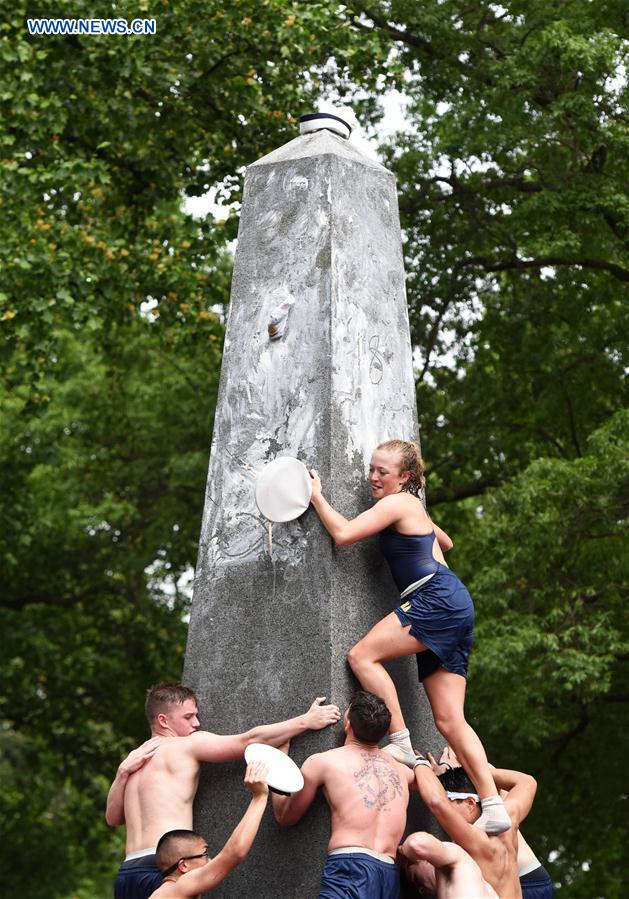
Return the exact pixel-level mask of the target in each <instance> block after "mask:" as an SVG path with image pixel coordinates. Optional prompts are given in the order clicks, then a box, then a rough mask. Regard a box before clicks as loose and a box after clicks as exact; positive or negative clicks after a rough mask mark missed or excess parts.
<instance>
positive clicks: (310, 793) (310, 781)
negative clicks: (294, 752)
mask: <svg viewBox="0 0 629 899" xmlns="http://www.w3.org/2000/svg"><path fill="white" fill-rule="evenodd" d="M280 748H281V749H282V751H283V752H285V753H286V754H287V755H288V748H289V744H288V743H285V744H284V746H282V747H280ZM301 773H302V774H303V777H304V786H303V789H302V790H300V791H299V793H293V794H292V795H290V796H280V795H278V794H277V793H272V795H271V802H272V803H273V812H274V814H275V819H276V821H277V823H278V824H280V825H281V826H282V827H292V825H293V824H297V822H298V821H300V820H301V818H302V817H303V815H304V814H305V812H307V811H308V809H309V808H310V806H311V805H312V803H313V801H314V798H315V796H316V795H317V789H318V788H319V787H320V786H322V785H323V782H324V775H325V763H324V761H323V753H317V754H316V755H311V756H309V757H308V758H307V759H306V761H305V762H304V763H303V765H302V766H301Z"/></svg>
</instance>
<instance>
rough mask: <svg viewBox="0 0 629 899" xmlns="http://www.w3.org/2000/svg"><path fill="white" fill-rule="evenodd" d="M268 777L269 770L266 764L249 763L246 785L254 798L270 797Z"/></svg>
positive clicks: (246, 772)
mask: <svg viewBox="0 0 629 899" xmlns="http://www.w3.org/2000/svg"><path fill="white" fill-rule="evenodd" d="M268 775H269V769H268V768H267V766H266V765H265V764H264V762H249V764H248V765H247V770H246V771H245V784H246V785H247V789H248V790H249V792H250V793H251V795H252V796H268V793H269V785H268V784H267V782H266V779H267V777H268Z"/></svg>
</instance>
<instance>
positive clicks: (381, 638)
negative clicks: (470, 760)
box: [347, 612, 458, 754]
mask: <svg viewBox="0 0 629 899" xmlns="http://www.w3.org/2000/svg"><path fill="white" fill-rule="evenodd" d="M424 649H426V647H425V646H424V644H423V643H420V641H419V640H416V639H415V637H411V635H410V634H409V627H403V625H402V622H401V621H400V619H399V618H398V617H397V615H396V614H395V612H391V614H390V615H387V616H386V618H383V619H382V621H379V622H378V624H376V625H374V627H372V628H371V630H370V631H369V633H368V634H366V635H365V636H364V637H363V639H362V640H360V642H359V643H357V644H356V645H355V646H353V647H352V648H351V649H350V651H349V653H348V654H347V660H348V662H349V664H350V667H351V669H352V671H353V672H354V674H355V675H356V677H357V678H358V680H359V681H360V685H361V687H363V689H365V690H369V692H370V693H375V694H376V696H379V697H380V698H381V699H383V700H384V702H385V703H386V705H387V708H388V709H389V711H390V712H391V726H390V727H389V733H394V732H395V731H399V730H404V729H405V728H406V724H405V723H404V716H403V715H402V709H401V708H400V701H399V699H398V695H397V690H396V689H395V684H394V683H393V681H392V679H391V676H390V675H389V673H388V671H387V670H386V668H385V667H384V665H383V664H382V663H383V662H390V661H392V660H393V659H399V658H402V656H411V655H415V653H416V652H422V651H423V650H424ZM454 751H455V752H456V748H455V750H454ZM457 754H458V753H457Z"/></svg>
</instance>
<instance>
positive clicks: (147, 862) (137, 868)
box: [114, 853, 163, 899]
mask: <svg viewBox="0 0 629 899" xmlns="http://www.w3.org/2000/svg"><path fill="white" fill-rule="evenodd" d="M162 881H163V877H162V873H161V871H160V870H159V869H158V867H157V864H156V862H155V854H154V853H152V854H151V855H143V856H141V857H140V858H132V859H129V861H127V862H123V863H122V864H121V865H120V870H119V871H118V874H117V876H116V881H115V883H114V899H148V897H149V896H150V895H151V893H153V892H154V891H155V890H156V889H157V888H158V887H161V885H162Z"/></svg>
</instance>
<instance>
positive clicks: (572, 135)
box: [353, 0, 629, 502]
mask: <svg viewBox="0 0 629 899" xmlns="http://www.w3.org/2000/svg"><path fill="white" fill-rule="evenodd" d="M353 7H354V9H357V10H360V11H361V16H360V18H359V19H358V20H357V21H358V22H359V23H361V22H362V23H365V24H367V23H368V24H369V25H370V27H371V29H372V30H373V29H375V30H376V31H377V32H378V33H379V34H380V36H381V38H382V40H383V41H385V42H386V43H387V45H388V47H389V52H390V53H392V54H393V58H394V60H395V64H396V67H398V69H399V70H400V74H401V77H400V79H399V84H400V89H401V90H403V91H404V93H405V94H406V95H407V96H408V97H409V108H408V113H409V117H410V119H411V122H412V126H413V127H412V129H410V131H409V133H407V134H405V135H398V136H396V138H395V139H394V140H393V141H392V142H391V144H390V146H389V148H388V151H387V155H388V159H389V163H390V165H391V166H392V167H393V168H394V170H395V171H396V174H397V175H398V182H399V187H400V196H401V215H402V224H403V228H404V230H405V233H406V236H407V238H408V239H407V243H406V258H407V270H408V288H409V304H410V311H411V322H412V327H413V335H414V342H415V343H416V345H417V346H418V348H419V349H420V352H421V355H422V368H421V370H420V373H419V404H420V415H421V419H422V422H421V424H422V433H423V435H424V443H425V445H426V446H427V447H428V448H429V458H430V461H431V467H432V472H433V478H432V488H431V491H432V495H433V502H436V501H442V500H445V499H457V498H461V499H462V498H465V497H466V496H469V495H473V494H479V493H482V492H483V490H484V489H486V488H487V487H488V486H491V485H492V484H497V483H500V482H502V481H503V480H504V479H505V478H508V477H510V476H512V475H513V474H514V473H515V472H517V471H518V470H519V469H520V468H521V466H522V465H524V464H526V463H527V462H528V461H530V460H531V459H534V458H536V456H537V455H539V454H542V455H546V454H548V455H552V456H558V457H560V458H565V457H571V456H573V455H579V453H580V452H581V447H582V444H583V440H584V438H585V437H586V436H587V434H589V433H590V431H591V430H592V429H593V428H595V427H597V426H598V425H600V424H601V423H602V422H603V421H605V419H606V417H607V416H608V415H609V414H610V411H611V410H613V409H614V408H616V407H617V403H618V391H619V390H620V389H622V388H621V387H620V383H619V382H620V379H621V376H622V372H623V369H624V367H626V341H624V340H623V334H624V333H626V327H627V321H626V318H625V320H624V322H623V317H622V316H623V313H622V308H621V300H622V299H623V298H624V296H625V295H626V283H627V281H628V280H629V262H628V254H627V236H628V234H629V229H628V222H629V205H628V202H627V194H626V184H627V181H628V179H629V164H628V162H627V160H628V158H629V155H628V153H627V149H628V140H629V138H628V136H627V129H626V120H625V116H624V111H625V109H626V106H627V99H628V96H627V85H626V79H623V78H622V77H621V73H622V69H621V65H622V61H623V52H624V44H623V39H622V35H623V34H624V29H625V27H626V19H625V16H624V12H623V9H622V7H621V4H616V3H600V4H590V3H582V2H580V0H574V2H570V0H568V2H565V3H561V4H552V3H551V4H549V3H547V2H543V0H539V2H538V0H526V2H520V3H517V2H515V3H507V4H502V5H498V4H493V3H486V2H483V3H475V4H464V3H461V2H460V0H445V2H441V0H427V2H422V3H413V2H405V0H399V2H396V0H393V2H387V3H377V2H374V3H369V2H365V3H363V2H362V0H358V2H356V3H354V4H353ZM623 325H624V327H623ZM444 359H445V360H447V361H446V363H445V364H444ZM594 384H596V386H597V393H596V396H595V394H594V391H593V389H592V388H593V385H594ZM478 438H480V440H479V439H478Z"/></svg>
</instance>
